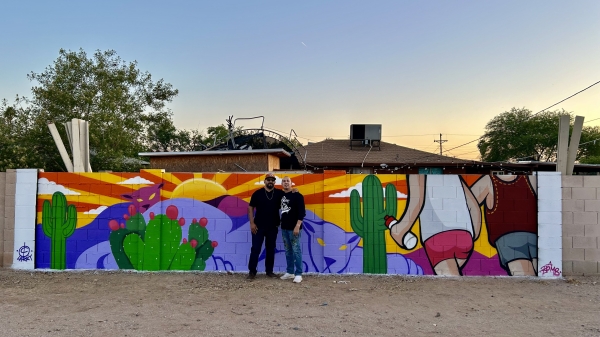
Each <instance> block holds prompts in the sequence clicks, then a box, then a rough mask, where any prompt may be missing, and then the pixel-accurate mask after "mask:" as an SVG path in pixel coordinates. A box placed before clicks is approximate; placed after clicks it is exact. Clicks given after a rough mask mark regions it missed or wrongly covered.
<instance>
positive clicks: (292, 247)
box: [281, 229, 302, 276]
mask: <svg viewBox="0 0 600 337" xmlns="http://www.w3.org/2000/svg"><path fill="white" fill-rule="evenodd" d="M281 236H282V237H283V245H284V246H285V260H286V262H287V270H286V272H287V273H288V274H294V275H296V276H298V275H302V247H301V246H300V237H301V236H302V230H301V231H300V233H298V236H296V235H294V231H293V230H291V231H290V230H287V229H282V230H281ZM294 267H295V268H296V271H294Z"/></svg>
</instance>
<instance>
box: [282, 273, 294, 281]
mask: <svg viewBox="0 0 600 337" xmlns="http://www.w3.org/2000/svg"><path fill="white" fill-rule="evenodd" d="M291 278H294V274H290V273H285V274H283V276H282V277H281V279H282V280H289V279H291Z"/></svg>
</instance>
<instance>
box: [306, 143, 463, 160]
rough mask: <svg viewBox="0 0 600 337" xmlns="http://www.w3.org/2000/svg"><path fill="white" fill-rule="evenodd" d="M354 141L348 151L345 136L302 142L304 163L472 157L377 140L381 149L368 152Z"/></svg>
mask: <svg viewBox="0 0 600 337" xmlns="http://www.w3.org/2000/svg"><path fill="white" fill-rule="evenodd" d="M354 144H357V143H356V142H355V143H353V146H352V150H351V149H350V140H348V139H326V140H324V141H321V142H318V143H312V144H308V145H305V146H304V147H305V149H306V162H307V163H308V164H310V165H315V166H360V165H361V164H362V163H363V160H364V165H366V166H374V165H377V166H379V165H381V164H387V165H388V166H399V165H403V164H430V165H431V164H450V163H455V164H457V163H472V162H473V161H472V160H463V159H458V158H453V157H448V156H440V155H438V154H434V153H430V152H425V151H420V150H415V149H411V148H408V147H404V146H399V145H396V144H391V143H386V142H381V144H380V145H381V146H380V147H381V150H379V149H378V148H377V147H373V148H372V149H371V151H370V152H369V149H370V147H369V146H363V145H358V146H356V145H354ZM367 152H368V154H367ZM365 156H366V157H365Z"/></svg>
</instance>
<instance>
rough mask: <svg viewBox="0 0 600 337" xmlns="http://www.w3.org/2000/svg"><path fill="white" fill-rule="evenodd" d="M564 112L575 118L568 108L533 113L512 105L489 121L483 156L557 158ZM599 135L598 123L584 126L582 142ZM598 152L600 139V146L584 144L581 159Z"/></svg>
mask: <svg viewBox="0 0 600 337" xmlns="http://www.w3.org/2000/svg"><path fill="white" fill-rule="evenodd" d="M562 115H568V116H569V117H570V121H571V123H572V122H573V120H574V118H573V115H572V113H570V112H567V111H565V110H555V111H545V112H541V113H538V114H533V112H532V111H531V110H528V109H526V108H512V109H511V110H510V111H506V112H503V113H501V114H499V115H498V116H496V117H494V118H493V119H492V120H491V121H489V122H488V123H487V125H486V127H485V133H484V135H483V136H482V137H481V139H480V140H479V143H478V144H477V147H478V149H479V153H480V154H481V160H482V161H491V162H494V161H508V160H533V161H556V150H557V146H558V124H559V119H560V116H562ZM571 129H572V126H571ZM599 138H600V130H598V128H597V127H584V128H583V130H582V135H581V141H580V143H585V142H587V141H589V140H592V139H599ZM597 155H600V143H598V146H588V145H584V146H581V147H580V148H579V151H578V153H577V159H578V160H582V161H583V160H585V158H588V157H590V158H591V157H593V156H597Z"/></svg>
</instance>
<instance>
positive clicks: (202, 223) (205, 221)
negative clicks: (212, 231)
mask: <svg viewBox="0 0 600 337" xmlns="http://www.w3.org/2000/svg"><path fill="white" fill-rule="evenodd" d="M207 224H208V219H207V218H200V226H202V227H206V225H207Z"/></svg>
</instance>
